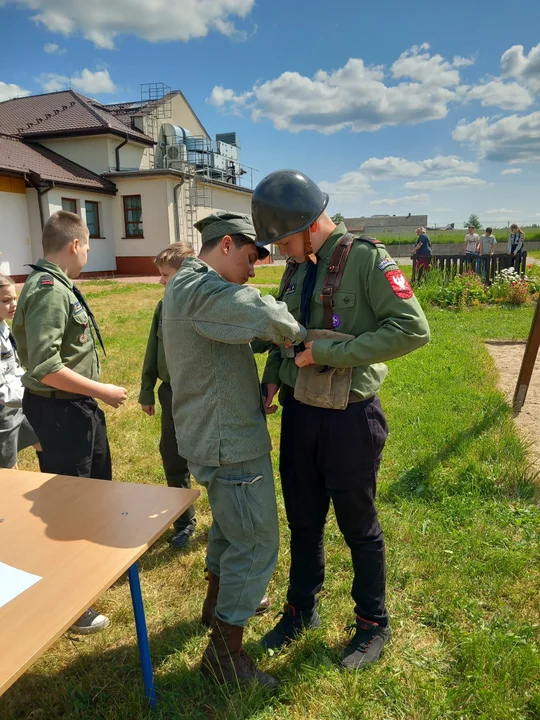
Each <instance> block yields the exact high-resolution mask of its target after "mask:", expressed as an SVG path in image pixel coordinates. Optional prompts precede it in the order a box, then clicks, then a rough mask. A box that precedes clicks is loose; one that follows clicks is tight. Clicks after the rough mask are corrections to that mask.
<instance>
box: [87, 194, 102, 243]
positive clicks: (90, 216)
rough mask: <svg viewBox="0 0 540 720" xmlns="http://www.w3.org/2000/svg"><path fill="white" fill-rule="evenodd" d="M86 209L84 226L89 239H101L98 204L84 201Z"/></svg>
mask: <svg viewBox="0 0 540 720" xmlns="http://www.w3.org/2000/svg"><path fill="white" fill-rule="evenodd" d="M84 206H85V208H86V226H87V227H88V232H89V233H90V237H91V238H99V237H101V232H100V227H99V203H97V202H92V201H91V200H86V202H85V203H84Z"/></svg>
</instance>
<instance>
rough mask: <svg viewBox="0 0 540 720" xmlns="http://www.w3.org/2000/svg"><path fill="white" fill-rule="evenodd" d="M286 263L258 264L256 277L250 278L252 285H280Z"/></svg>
mask: <svg viewBox="0 0 540 720" xmlns="http://www.w3.org/2000/svg"><path fill="white" fill-rule="evenodd" d="M284 270H285V266H284V265H257V266H256V268H255V277H254V278H250V280H249V283H250V284H251V285H254V284H255V285H279V283H280V282H281V277H282V275H283V271H284Z"/></svg>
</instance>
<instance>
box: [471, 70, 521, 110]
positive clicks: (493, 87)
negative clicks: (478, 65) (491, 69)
mask: <svg viewBox="0 0 540 720" xmlns="http://www.w3.org/2000/svg"><path fill="white" fill-rule="evenodd" d="M465 99H466V100H479V101H480V104H481V105H482V106H483V107H498V108H501V110H526V109H527V108H528V107H530V106H531V105H532V104H533V103H534V98H533V96H532V95H531V93H530V92H529V91H528V90H527V88H524V87H522V86H521V85H519V84H518V83H517V82H506V83H505V82H504V81H503V80H501V78H494V79H493V80H490V81H489V82H487V83H485V84H483V85H475V86H474V87H472V88H470V89H469V90H468V91H467V92H466V94H465Z"/></svg>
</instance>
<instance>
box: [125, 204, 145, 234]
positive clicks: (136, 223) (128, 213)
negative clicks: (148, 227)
mask: <svg viewBox="0 0 540 720" xmlns="http://www.w3.org/2000/svg"><path fill="white" fill-rule="evenodd" d="M123 200H124V222H125V228H126V237H127V238H142V237H144V235H143V223H142V205H141V196H140V195H124V198H123Z"/></svg>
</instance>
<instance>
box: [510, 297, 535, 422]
mask: <svg viewBox="0 0 540 720" xmlns="http://www.w3.org/2000/svg"><path fill="white" fill-rule="evenodd" d="M539 347H540V298H539V299H538V301H537V303H536V310H535V312H534V317H533V321H532V325H531V330H530V332H529V337H528V339H527V345H526V346H525V353H524V354H523V360H522V361H521V368H520V370H519V375H518V380H517V383H516V389H515V392H514V403H513V405H514V413H515V414H516V415H517V414H518V413H519V411H520V410H521V408H522V407H523V405H524V403H525V399H526V397H527V392H528V390H529V384H530V382H531V378H532V374H533V370H534V364H535V362H536V356H537V355H538V348H539Z"/></svg>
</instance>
